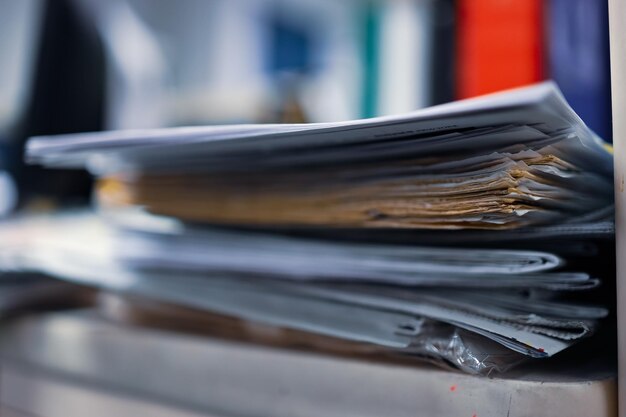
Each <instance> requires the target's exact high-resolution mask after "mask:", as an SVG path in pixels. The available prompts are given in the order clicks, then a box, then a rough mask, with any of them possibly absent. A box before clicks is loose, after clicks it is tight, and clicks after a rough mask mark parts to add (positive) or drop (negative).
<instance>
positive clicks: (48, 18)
mask: <svg viewBox="0 0 626 417" xmlns="http://www.w3.org/2000/svg"><path fill="white" fill-rule="evenodd" d="M606 3H607V2H606V1H605V0H545V1H542V0H386V1H383V0H341V1H336V0H176V1H172V0H107V1H102V0H0V62H1V65H0V215H6V214H8V213H11V212H12V211H15V210H16V209H19V208H24V207H28V208H31V209H32V208H35V209H36V208H41V207H43V208H46V207H50V206H53V205H56V204H65V205H68V204H69V205H73V204H84V203H86V202H87V201H88V199H89V195H90V187H91V180H90V178H89V177H88V176H87V174H84V173H78V172H56V171H43V170H41V169H39V168H36V167H26V166H25V165H24V164H23V162H22V161H23V158H22V155H23V146H24V143H25V141H26V139H27V138H28V137H30V136H33V135H49V134H59V133H71V132H84V131H97V130H103V129H128V128H156V127H164V126H181V125H199V124H221V123H269V122H272V123H274V122H278V123H280V122H291V123H297V122H327V121H337V120H346V119H355V118H366V117H374V116H380V115H387V114H395V113H402V112H408V111H412V110H416V109H419V108H423V107H427V106H431V105H436V104H441V103H445V102H449V101H453V100H457V99H463V98H468V97H472V96H476V95H481V94H485V93H490V92H494V91H498V90H502V89H507V88H512V87H517V86H522V85H526V84H531V83H535V82H539V81H542V80H546V79H553V80H555V81H556V82H557V84H558V85H559V86H560V88H561V89H562V91H563V93H564V94H565V96H566V98H567V99H568V101H569V102H570V104H571V105H572V106H573V107H574V109H575V110H576V111H577V112H578V114H579V115H580V116H581V117H582V118H583V120H584V121H585V122H586V123H587V124H588V125H589V126H590V127H591V128H592V129H593V130H595V131H596V132H597V133H598V135H600V136H601V137H603V138H604V139H605V140H607V141H610V140H611V137H610V128H611V120H610V113H611V112H610V85H609V62H608V61H609V56H608V24H607V4H606Z"/></svg>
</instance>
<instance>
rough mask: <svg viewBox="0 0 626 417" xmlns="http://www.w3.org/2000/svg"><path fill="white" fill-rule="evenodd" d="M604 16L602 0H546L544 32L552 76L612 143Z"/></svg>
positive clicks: (590, 123) (606, 15)
mask: <svg viewBox="0 0 626 417" xmlns="http://www.w3.org/2000/svg"><path fill="white" fill-rule="evenodd" d="M608 18H609V11H608V4H607V2H606V0H550V2H549V3H548V10H547V19H546V20H547V22H546V23H547V28H548V29H547V31H546V32H547V44H548V51H549V65H550V75H551V78H552V79H554V80H555V81H556V83H557V84H558V85H559V87H560V88H561V90H562V91H563V94H564V95H565V98H566V99H567V101H568V102H569V103H570V105H571V106H572V108H573V109H574V111H576V113H578V115H579V116H580V117H581V119H583V120H584V122H585V123H586V124H587V125H588V126H589V127H590V128H591V129H592V130H593V131H594V132H596V133H597V134H598V135H600V137H602V139H604V140H606V141H608V142H612V138H611V72H610V62H609V32H608V27H609V22H608ZM582 28H584V30H583V29H582Z"/></svg>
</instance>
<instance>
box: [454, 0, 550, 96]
mask: <svg viewBox="0 0 626 417" xmlns="http://www.w3.org/2000/svg"><path fill="white" fill-rule="evenodd" d="M457 13H458V16H457V17H458V26H457V70H456V91H457V98H467V97H473V96H477V95H481V94H487V93H492V92H494V91H499V90H505V89H507V88H513V87H519V86H522V85H527V84H532V83H535V82H537V81H541V80H542V79H543V77H544V59H543V49H544V48H543V36H542V32H543V30H542V28H543V2H542V1H541V0H459V1H458V11H457Z"/></svg>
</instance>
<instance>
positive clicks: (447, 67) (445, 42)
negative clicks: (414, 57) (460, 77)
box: [430, 0, 456, 105]
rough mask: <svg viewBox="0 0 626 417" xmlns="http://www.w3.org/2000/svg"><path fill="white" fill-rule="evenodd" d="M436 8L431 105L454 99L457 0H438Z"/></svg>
mask: <svg viewBox="0 0 626 417" xmlns="http://www.w3.org/2000/svg"><path fill="white" fill-rule="evenodd" d="M433 8H434V11H433V13H434V17H433V20H434V33H433V44H434V45H435V47H433V48H432V64H431V65H432V83H433V84H432V85H433V88H432V89H431V97H430V105H435V104H443V103H449V102H451V101H454V98H455V97H454V94H455V92H454V76H455V70H454V69H455V57H454V53H455V29H456V0H438V1H436V2H434V4H433Z"/></svg>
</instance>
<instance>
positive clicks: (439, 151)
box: [28, 84, 613, 229]
mask: <svg viewBox="0 0 626 417" xmlns="http://www.w3.org/2000/svg"><path fill="white" fill-rule="evenodd" d="M28 158H29V159H30V160H31V161H32V162H39V163H42V164H44V165H48V166H63V167H72V166H74V167H75V166H86V167H87V168H88V169H90V170H91V171H92V172H93V173H94V174H96V175H97V176H98V177H99V178H101V181H100V184H99V193H98V194H99V198H100V201H101V202H102V203H103V204H106V205H114V206H119V205H128V204H136V205H141V206H143V207H146V208H147V209H148V210H149V211H151V212H153V213H158V214H163V215H168V216H174V217H177V218H180V219H184V220H190V221H200V222H210V223H213V224H215V223H220V224H238V225H243V224H247V225H284V226H332V227H401V228H408V227H411V228H433V229H442V228H448V229H456V228H479V229H511V228H517V227H521V226H528V225H534V224H547V223H550V222H561V221H564V220H566V219H568V218H570V217H572V216H577V215H580V214H583V213H588V212H590V211H593V210H595V209H598V208H604V207H606V206H607V205H610V204H611V201H612V194H613V182H612V156H611V155H610V153H609V152H607V151H606V149H605V148H604V146H603V144H602V143H601V142H600V141H599V140H598V139H597V138H596V137H595V136H594V135H593V134H592V133H591V131H589V130H588V129H587V128H586V127H585V126H584V124H583V123H582V121H581V120H580V119H579V118H578V117H577V116H576V114H575V113H573V112H572V110H571V109H570V108H569V107H568V106H567V104H566V103H565V101H564V100H563V98H562V97H561V95H560V94H559V93H558V91H557V90H556V88H555V87H554V86H553V85H552V84H543V85H539V86H537V87H534V88H528V89H522V90H519V91H513V92H511V93H506V94H497V95H493V96H487V97H486V98H482V99H476V100H467V101H463V102H458V103H453V104H450V105H443V106H437V107H433V108H431V109H426V110H422V111H418V112H415V113H411V114H408V115H403V116H392V117H385V118H379V119H368V120H359V121H352V122H344V123H329V124H304V125H244V126H237V125H235V126H218V127H215V126H212V127H197V128H179V129H166V130H147V131H120V132H105V133H96V134H91V135H67V136H60V137H54V138H50V137H40V138H35V139H33V140H31V141H30V142H29V145H28Z"/></svg>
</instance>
